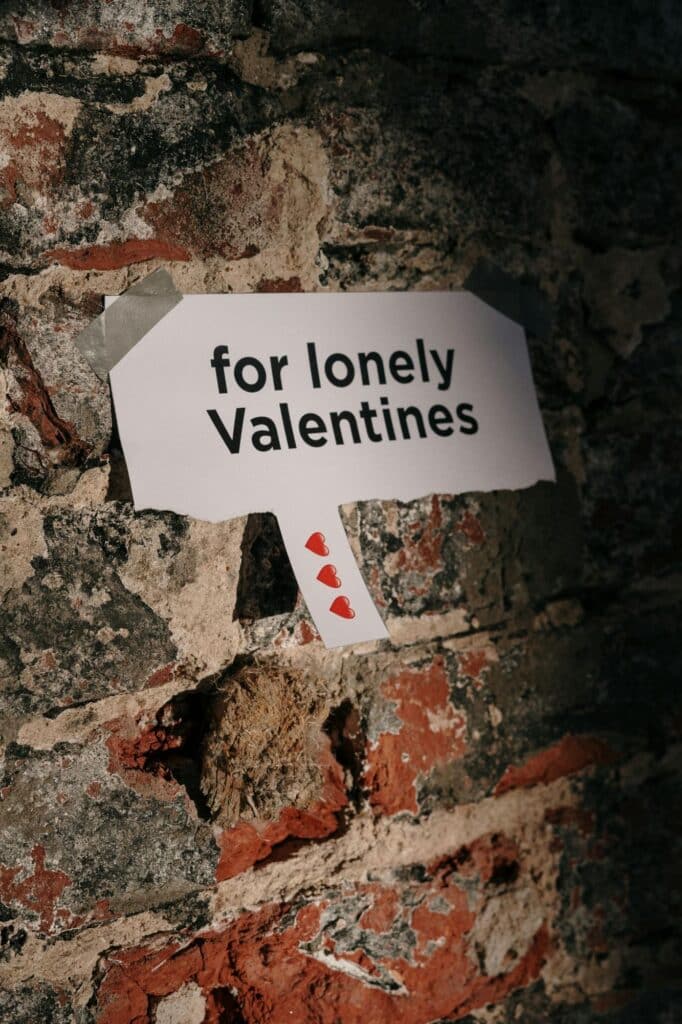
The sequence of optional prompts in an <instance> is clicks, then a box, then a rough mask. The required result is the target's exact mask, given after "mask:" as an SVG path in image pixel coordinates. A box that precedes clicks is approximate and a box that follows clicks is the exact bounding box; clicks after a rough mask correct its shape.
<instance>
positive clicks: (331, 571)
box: [317, 565, 341, 587]
mask: <svg viewBox="0 0 682 1024" xmlns="http://www.w3.org/2000/svg"><path fill="white" fill-rule="evenodd" d="M317 578H318V580H319V581H320V583H324V585H325V586H326V587H340V586H341V580H340V579H339V577H338V576H337V575H336V566H335V565H323V566H322V568H321V569H320V571H319V572H318V574H317Z"/></svg>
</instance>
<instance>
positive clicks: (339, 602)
mask: <svg viewBox="0 0 682 1024" xmlns="http://www.w3.org/2000/svg"><path fill="white" fill-rule="evenodd" d="M329 611H330V612H334V615H340V616H341V618H342V619H354V618H355V612H354V611H353V609H352V608H351V606H350V601H349V600H348V598H347V597H343V595H342V596H340V597H337V598H335V599H334V600H333V601H332V603H331V604H330V605H329Z"/></svg>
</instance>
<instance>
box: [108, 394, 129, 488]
mask: <svg viewBox="0 0 682 1024" xmlns="http://www.w3.org/2000/svg"><path fill="white" fill-rule="evenodd" d="M107 455H108V456H109V486H108V488H107V497H106V500H107V501H127V502H132V500H133V492H132V488H131V486H130V477H129V476H128V467H127V466H126V460H125V457H124V455H123V447H122V445H121V438H120V436H119V433H118V423H117V422H116V410H115V409H114V404H113V402H112V403H111V441H110V442H109V447H108V449H107Z"/></svg>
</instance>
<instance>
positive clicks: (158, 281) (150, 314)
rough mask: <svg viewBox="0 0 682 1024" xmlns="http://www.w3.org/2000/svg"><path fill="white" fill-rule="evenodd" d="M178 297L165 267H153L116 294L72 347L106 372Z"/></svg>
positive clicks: (100, 371)
mask: <svg viewBox="0 0 682 1024" xmlns="http://www.w3.org/2000/svg"><path fill="white" fill-rule="evenodd" d="M181 300H182V294H181V293H180V292H179V291H178V290H177V289H176V287H175V285H174V284H173V278H172V277H171V276H170V274H169V273H168V271H167V270H155V271H154V273H153V274H149V276H148V277H145V278H144V279H143V280H142V281H138V282H137V283H136V284H134V285H132V286H131V287H130V288H129V289H128V290H127V291H126V292H124V293H123V295H119V297H118V298H117V299H115V300H114V301H113V302H112V303H111V305H110V306H108V307H107V308H106V309H105V310H104V312H103V313H101V314H100V315H99V316H98V317H97V318H96V319H95V320H93V321H92V323H91V324H88V326H87V327H86V328H85V330H84V331H82V332H81V333H80V334H79V335H78V337H77V338H76V342H75V345H76V348H77V349H78V351H79V352H80V353H81V355H82V356H83V357H84V358H85V359H87V361H88V362H89V363H90V366H91V367H92V368H93V370H94V371H95V373H96V374H97V376H98V377H99V378H100V379H101V380H106V379H107V376H108V374H109V371H110V370H112V369H113V367H114V366H116V363H118V362H120V361H121V359H123V357H124V356H125V355H126V354H127V353H128V352H130V350H131V348H133V347H134V346H135V345H137V343H138V341H140V339H141V338H143V337H144V336H145V334H146V333H147V332H148V331H151V329H152V327H154V325H155V324H157V323H158V322H159V320H162V319H163V317H164V316H167V314H168V313H170V311H171V310H172V309H173V308H174V307H175V306H177V304H178V303H179V302H180V301H181Z"/></svg>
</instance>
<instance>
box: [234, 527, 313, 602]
mask: <svg viewBox="0 0 682 1024" xmlns="http://www.w3.org/2000/svg"><path fill="white" fill-rule="evenodd" d="M297 595H298V585H297V583H296V578H295V576H294V574H293V571H292V568H291V564H290V562H289V556H288V555H287V553H286V549H285V547H284V541H283V540H282V534H281V533H280V529H279V524H278V523H277V519H276V518H275V516H273V515H272V514H271V513H270V512H265V513H257V514H255V515H251V516H249V517H248V520H247V523H246V528H245V530H244V537H243V540H242V560H241V569H240V573H239V583H238V586H237V598H236V602H235V608H234V615H233V618H234V619H235V620H236V619H239V620H240V621H253V620H256V619H265V618H268V617H269V616H271V615H284V614H286V613H287V612H292V611H293V610H294V607H295V605H296V598H297Z"/></svg>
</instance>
